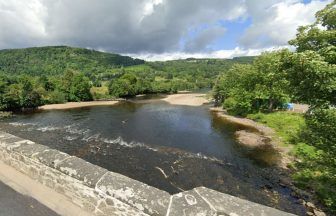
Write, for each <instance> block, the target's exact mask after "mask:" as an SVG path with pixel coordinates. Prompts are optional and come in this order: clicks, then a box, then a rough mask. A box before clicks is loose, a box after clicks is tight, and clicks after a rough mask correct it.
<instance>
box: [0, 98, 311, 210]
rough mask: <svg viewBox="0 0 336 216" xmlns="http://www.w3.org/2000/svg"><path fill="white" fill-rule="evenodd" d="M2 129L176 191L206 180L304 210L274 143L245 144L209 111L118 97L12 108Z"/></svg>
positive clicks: (263, 201)
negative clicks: (73, 105) (109, 101)
mask: <svg viewBox="0 0 336 216" xmlns="http://www.w3.org/2000/svg"><path fill="white" fill-rule="evenodd" d="M0 129H1V130H3V131H5V132H9V133H12V134H15V135H17V136H20V137H22V138H26V139H30V140H33V141H35V142H37V143H40V144H43V145H47V146H49V147H51V148H55V149H58V150H60V151H63V152H66V153H68V154H70V155H75V156H78V157H80V158H83V159H85V160H87V161H89V162H91V163H93V164H97V165H99V166H102V167H104V168H106V169H108V170H110V171H113V172H118V173H121V174H124V175H126V176H129V177H131V178H134V179H137V180H139V181H142V182H145V183H147V184H149V185H152V186H155V187H157V188H160V189H163V190H166V191H168V192H169V193H177V192H180V191H182V190H189V189H192V188H194V187H198V186H205V187H208V188H212V189H215V190H218V191H221V192H224V193H228V194H232V195H234V196H238V197H241V198H245V199H248V200H251V201H254V202H257V203H261V204H264V205H268V206H271V207H275V208H278V209H281V210H284V211H288V212H292V213H296V214H299V215H303V214H304V212H305V211H304V208H303V207H302V206H301V205H300V204H298V200H297V199H296V198H294V197H292V196H291V195H290V194H291V189H290V188H287V187H285V186H284V185H282V186H281V185H280V184H279V181H280V177H279V173H281V172H282V171H281V170H280V169H279V168H276V167H275V166H274V164H276V163H277V160H278V159H279V155H278V153H277V152H276V151H274V150H273V149H254V150H251V149H246V148H244V147H242V146H240V145H239V144H238V143H237V142H236V141H235V139H234V132H235V131H236V130H239V129H243V128H242V127H241V126H238V125H235V124H232V123H229V122H226V121H225V120H224V119H222V118H221V117H219V116H217V115H216V114H215V113H213V112H211V111H210V110H209V107H208V106H207V105H203V106H199V107H191V106H181V105H171V104H168V103H166V102H163V101H156V100H154V101H153V100H151V101H150V102H142V103H136V102H131V101H126V102H121V103H119V104H117V105H114V106H97V107H86V108H77V109H69V110H50V111H39V112H33V113H25V114H16V115H15V116H14V117H12V118H10V119H5V120H1V121H0Z"/></svg>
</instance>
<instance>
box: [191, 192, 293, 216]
mask: <svg viewBox="0 0 336 216" xmlns="http://www.w3.org/2000/svg"><path fill="white" fill-rule="evenodd" d="M194 190H195V191H196V192H197V193H198V194H199V195H200V196H202V197H203V198H204V199H205V200H206V201H207V202H208V203H209V204H210V205H211V206H212V207H213V208H215V210H216V211H217V214H219V215H236V216H245V215H249V216H268V215H272V216H289V215H293V214H289V213H286V212H283V211H280V210H277V209H274V208H270V207H267V206H264V205H260V204H257V203H254V202H250V201H248V200H243V199H240V198H238V197H234V196H231V195H228V194H224V193H220V192H218V191H215V190H211V189H208V188H205V187H198V188H195V189H194Z"/></svg>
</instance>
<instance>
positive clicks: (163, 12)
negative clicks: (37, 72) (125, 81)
mask: <svg viewBox="0 0 336 216" xmlns="http://www.w3.org/2000/svg"><path fill="white" fill-rule="evenodd" d="M328 1H329V2H330V1H331V0H328ZM328 1H319V0H313V1H312V2H310V3H308V4H303V3H302V2H301V1H299V0H283V1H281V0H268V1H266V0H207V1H204V0H123V1H120V0H95V1H92V0H57V1H56V0H0V49H3V48H18V47H29V46H43V45H70V46H80V47H92V48H94V49H103V50H106V51H110V52H118V53H134V54H138V53H153V54H160V53H163V54H162V55H167V53H182V54H180V55H181V56H182V55H183V53H185V54H188V53H194V55H196V54H195V53H204V55H207V54H208V53H209V52H210V51H211V50H215V49H216V48H214V47H213V46H212V44H214V42H215V41H216V40H218V39H219V38H221V37H223V35H225V33H226V32H228V31H230V29H224V28H223V27H221V26H218V25H217V24H218V20H228V21H234V20H238V19H239V20H242V19H245V18H248V17H251V19H252V22H253V23H252V25H251V26H250V27H249V28H248V29H247V30H246V32H245V33H244V34H243V35H242V37H241V38H240V40H239V41H238V45H239V47H240V48H239V50H244V52H243V51H239V52H238V53H242V54H246V53H247V54H248V53H249V50H260V49H265V48H267V47H273V46H283V45H286V44H287V41H288V40H289V39H291V38H292V37H294V35H295V33H296V28H297V27H298V26H299V25H304V24H307V23H310V22H312V21H313V20H314V13H315V12H316V11H317V10H319V9H321V8H322V7H324V6H325V5H326V4H327V3H328ZM200 25H207V26H209V27H208V28H206V29H203V30H202V31H200V32H198V34H197V35H194V37H186V35H187V34H188V31H189V30H190V29H193V28H197V27H198V26H200ZM183 38H185V41H184V42H185V43H184V44H183V46H181V40H182V39H183ZM217 52H218V53H220V52H223V51H217ZM230 52H231V51H230ZM212 53H214V52H212ZM234 53H237V51H234ZM217 55H219V54H217Z"/></svg>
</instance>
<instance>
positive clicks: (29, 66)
mask: <svg viewBox="0 0 336 216" xmlns="http://www.w3.org/2000/svg"><path fill="white" fill-rule="evenodd" d="M143 63H145V61H143V60H140V59H134V58H131V57H128V56H121V55H118V54H112V53H105V52H99V51H95V50H90V49H84V48H73V47H67V46H50V47H34V48H25V49H8V50H0V72H3V73H5V74H10V75H20V74H28V75H31V76H39V75H42V74H44V75H58V74H62V73H63V72H64V71H65V70H67V69H71V70H75V71H81V72H83V73H85V74H97V73H101V72H105V71H106V70H108V69H113V68H120V67H122V66H132V65H139V64H143Z"/></svg>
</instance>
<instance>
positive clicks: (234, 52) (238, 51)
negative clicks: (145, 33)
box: [126, 45, 292, 61]
mask: <svg viewBox="0 0 336 216" xmlns="http://www.w3.org/2000/svg"><path fill="white" fill-rule="evenodd" d="M279 49H292V47H290V46H288V45H286V46H274V47H268V48H261V49H243V48H240V47H236V48H235V49H231V50H217V51H211V52H198V53H189V52H167V53H160V54H154V53H140V54H131V53H128V54H126V55H129V56H132V57H134V58H140V59H145V60H147V61H167V60H178V59H186V58H219V59H221V58H227V59H231V58H233V57H238V56H256V55H259V54H261V53H262V52H269V51H275V50H279Z"/></svg>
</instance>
